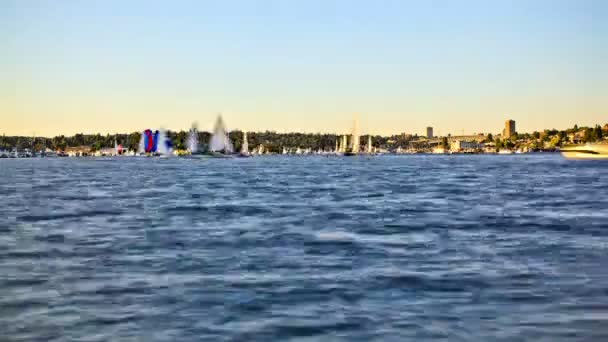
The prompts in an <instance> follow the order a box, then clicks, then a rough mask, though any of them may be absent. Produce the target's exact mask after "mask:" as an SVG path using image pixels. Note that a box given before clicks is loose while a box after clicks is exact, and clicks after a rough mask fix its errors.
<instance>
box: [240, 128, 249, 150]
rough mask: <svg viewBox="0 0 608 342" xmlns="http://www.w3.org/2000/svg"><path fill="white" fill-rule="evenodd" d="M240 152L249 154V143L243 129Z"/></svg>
mask: <svg viewBox="0 0 608 342" xmlns="http://www.w3.org/2000/svg"><path fill="white" fill-rule="evenodd" d="M241 153H242V154H249V143H248V142H247V132H245V131H243V145H241Z"/></svg>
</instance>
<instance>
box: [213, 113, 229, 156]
mask: <svg viewBox="0 0 608 342" xmlns="http://www.w3.org/2000/svg"><path fill="white" fill-rule="evenodd" d="M233 152H234V148H233V147H232V143H231V142H230V138H229V137H228V133H227V132H226V128H225V127H224V121H223V120H222V117H221V116H218V117H217V121H216V122H215V128H214V129H213V136H211V141H210V142H209V154H210V155H211V156H213V157H219V158H226V157H231V156H232V153H233Z"/></svg>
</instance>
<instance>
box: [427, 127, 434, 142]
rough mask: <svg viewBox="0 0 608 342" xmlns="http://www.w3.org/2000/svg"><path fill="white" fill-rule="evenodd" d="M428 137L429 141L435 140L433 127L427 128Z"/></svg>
mask: <svg viewBox="0 0 608 342" xmlns="http://www.w3.org/2000/svg"><path fill="white" fill-rule="evenodd" d="M426 137H427V138H429V139H431V138H433V127H427V128H426Z"/></svg>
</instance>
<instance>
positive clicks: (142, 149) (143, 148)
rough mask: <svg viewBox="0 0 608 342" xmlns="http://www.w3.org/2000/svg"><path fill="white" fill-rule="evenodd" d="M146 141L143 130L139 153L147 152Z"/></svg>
mask: <svg viewBox="0 0 608 342" xmlns="http://www.w3.org/2000/svg"><path fill="white" fill-rule="evenodd" d="M144 142H145V138H144V132H141V139H139V148H138V150H137V152H138V153H139V154H144V153H146V146H145V144H144Z"/></svg>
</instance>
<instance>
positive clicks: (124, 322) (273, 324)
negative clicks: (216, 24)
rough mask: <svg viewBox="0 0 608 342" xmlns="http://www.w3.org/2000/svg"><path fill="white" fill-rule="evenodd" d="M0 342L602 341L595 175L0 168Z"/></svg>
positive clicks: (584, 169)
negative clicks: (74, 341)
mask: <svg viewBox="0 0 608 342" xmlns="http://www.w3.org/2000/svg"><path fill="white" fill-rule="evenodd" d="M0 340H7V341H63V340H82V341H109V340H111V341H131V340H133V341H356V340H359V341H373V340H379V341H380V340H381V341H404V340H413V341H419V340H445V341H503V340H504V341H520V340H530V341H543V340H545V341H572V340H596V341H600V340H604V341H606V340H608V163H606V162H601V161H596V162H585V161H567V160H564V159H562V157H561V156H559V155H557V154H546V155H543V154H537V155H512V156H485V155H472V156H421V155H415V156H402V157H397V156H381V157H373V158H366V157H356V158H337V157H332V158H326V157H289V158H285V157H280V156H275V157H262V158H249V159H207V160H187V159H148V158H123V159H121V158H118V159H77V158H76V159H67V158H65V159H23V160H15V159H5V160H0Z"/></svg>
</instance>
